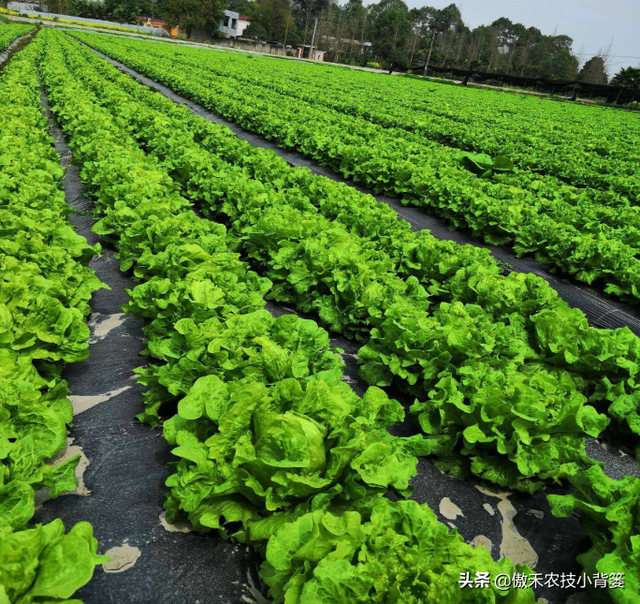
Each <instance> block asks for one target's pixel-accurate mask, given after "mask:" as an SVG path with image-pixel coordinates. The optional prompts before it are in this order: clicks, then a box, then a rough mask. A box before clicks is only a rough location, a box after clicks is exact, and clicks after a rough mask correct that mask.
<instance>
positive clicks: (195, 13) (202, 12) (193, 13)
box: [163, 0, 227, 38]
mask: <svg viewBox="0 0 640 604" xmlns="http://www.w3.org/2000/svg"><path fill="white" fill-rule="evenodd" d="M226 6H227V1H226V0H165V2H164V6H163V13H164V16H165V18H166V19H167V21H168V23H169V27H173V26H176V25H177V26H178V27H179V28H180V29H181V30H182V31H184V32H185V33H186V34H187V38H191V34H192V33H193V30H194V28H200V29H206V30H208V31H210V32H211V33H214V34H215V33H216V32H217V31H218V27H219V24H220V19H221V17H222V15H223V13H224V9H225V8H226Z"/></svg>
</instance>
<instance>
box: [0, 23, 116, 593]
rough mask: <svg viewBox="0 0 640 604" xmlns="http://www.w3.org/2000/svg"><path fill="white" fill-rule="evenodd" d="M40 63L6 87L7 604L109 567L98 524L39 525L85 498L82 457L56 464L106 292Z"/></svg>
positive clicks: (1, 501) (70, 587) (3, 486)
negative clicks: (39, 510) (100, 549)
mask: <svg viewBox="0 0 640 604" xmlns="http://www.w3.org/2000/svg"><path fill="white" fill-rule="evenodd" d="M1 27H2V26H0V28H1ZM18 27H21V26H18ZM28 29H31V28H30V27H29V26H27V30H28ZM14 33H15V30H14ZM38 53H39V50H38V48H37V47H35V46H27V47H26V49H25V50H23V51H22V52H20V53H18V54H17V55H16V56H15V57H14V58H13V60H12V61H11V62H10V64H9V66H8V67H7V68H5V70H4V72H3V74H2V77H1V78H0V158H1V159H0V225H1V227H0V602H2V603H3V604H4V603H7V604H9V603H11V604H13V603H14V602H20V603H24V604H27V603H30V602H61V601H67V598H70V597H72V595H73V593H74V592H75V591H76V590H77V589H78V588H80V587H81V586H82V585H84V584H85V583H86V582H87V581H88V580H89V579H90V578H91V576H92V574H93V569H94V567H95V565H96V564H99V563H101V562H102V561H103V558H102V557H101V556H98V555H97V554H96V551H97V543H96V540H95V539H94V538H93V535H92V529H91V525H89V524H88V523H86V522H80V523H78V524H76V525H75V526H74V527H73V528H71V529H70V530H69V531H68V532H66V533H65V528H64V526H63V523H62V522H61V521H60V520H54V521H53V522H50V523H49V524H46V525H41V524H34V523H32V522H31V519H32V517H33V515H34V513H35V501H36V496H35V494H36V492H42V494H43V495H44V494H48V496H50V497H56V496H58V495H60V494H61V493H64V492H67V491H71V490H73V489H74V488H75V487H76V486H77V482H76V477H75V468H76V465H77V463H78V457H75V458H73V459H69V460H68V461H66V462H64V463H60V462H56V461H55V460H54V461H52V458H55V456H56V455H58V454H59V453H61V452H62V451H63V450H64V448H65V445H66V435H67V427H68V426H70V425H71V421H72V407H71V403H70V402H69V400H68V398H67V395H68V393H69V392H68V388H67V384H66V382H65V381H64V380H63V379H62V377H61V371H62V366H63V364H65V363H73V362H77V361H80V360H82V359H84V358H86V356H87V353H88V352H87V351H88V344H87V341H88V338H89V329H88V328H87V326H86V324H85V319H86V317H87V315H88V313H89V310H90V309H89V301H90V299H91V295H92V292H94V291H95V290H96V289H98V288H100V287H101V285H102V284H101V283H100V281H99V280H98V279H97V278H96V276H95V275H94V274H93V272H92V271H91V270H90V269H89V268H88V267H87V264H88V262H89V259H90V258H91V257H92V256H93V255H94V254H96V253H97V252H98V251H99V250H98V248H97V247H90V246H89V245H88V244H87V242H86V240H85V239H83V238H82V237H80V236H78V235H77V234H76V233H75V231H74V230H73V228H72V227H71V225H70V224H69V222H68V216H69V214H70V212H71V208H70V207H69V206H68V205H67V204H66V201H65V195H64V193H63V191H62V186H61V179H62V177H63V176H64V170H63V169H62V168H61V166H60V163H59V157H58V155H57V154H56V152H55V150H54V148H53V140H52V138H51V136H50V134H49V130H48V121H47V119H46V117H45V116H44V112H43V109H42V105H41V102H40V83H39V80H38V73H37V64H36V62H37V58H38ZM47 492H48V493H47Z"/></svg>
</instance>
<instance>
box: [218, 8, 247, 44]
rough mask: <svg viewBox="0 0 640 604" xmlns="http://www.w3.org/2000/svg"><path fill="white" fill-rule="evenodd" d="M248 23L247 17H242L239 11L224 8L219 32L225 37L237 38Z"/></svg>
mask: <svg viewBox="0 0 640 604" xmlns="http://www.w3.org/2000/svg"><path fill="white" fill-rule="evenodd" d="M248 25H249V19H248V17H243V16H242V15H241V14H240V13H237V12H235V11H232V10H226V9H225V11H224V15H223V17H222V20H221V21H220V32H221V33H222V34H223V35H224V36H226V37H227V38H238V37H240V36H241V35H242V34H243V32H244V30H245V29H247V27H248Z"/></svg>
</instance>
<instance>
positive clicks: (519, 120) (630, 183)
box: [179, 49, 640, 200]
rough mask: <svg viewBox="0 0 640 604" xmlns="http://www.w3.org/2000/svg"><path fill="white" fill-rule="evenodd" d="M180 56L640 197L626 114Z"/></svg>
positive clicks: (215, 56) (263, 60) (403, 129)
mask: <svg viewBox="0 0 640 604" xmlns="http://www.w3.org/2000/svg"><path fill="white" fill-rule="evenodd" d="M179 58H180V59H181V60H185V61H186V62H187V63H189V64H194V63H193V61H194V60H195V61H196V65H197V66H199V67H201V68H205V69H206V70H207V71H209V72H210V73H212V74H216V75H220V76H223V77H227V78H233V79H235V80H239V81H242V82H243V83H245V84H249V85H250V86H251V87H252V90H255V91H259V90H260V88H263V89H264V88H268V89H271V90H273V91H276V92H278V93H280V94H283V95H285V96H287V97H293V98H296V99H299V100H302V101H304V102H306V103H311V104H312V105H319V106H324V107H329V108H331V109H333V110H336V111H338V112H339V113H343V114H346V115H352V116H355V117H359V118H364V119H366V120H367V121H369V122H372V123H374V124H377V125H380V126H384V127H386V128H393V129H395V130H396V133H397V135H398V137H400V138H405V142H406V141H418V142H420V143H422V144H426V145H428V146H429V148H433V147H436V148H437V145H429V142H430V141H433V142H436V143H441V144H445V145H447V146H450V147H453V148H455V149H464V150H468V151H472V152H477V153H487V154H489V155H491V156H492V157H493V156H497V155H505V154H507V155H509V156H510V157H511V158H512V159H513V160H514V161H515V163H516V164H517V165H518V166H520V167H522V168H524V169H526V170H529V171H533V172H535V173H537V174H540V173H543V174H547V175H549V176H552V177H553V176H555V177H559V178H561V179H562V180H563V181H566V182H568V183H569V184H574V185H577V186H580V187H595V188H596V189H604V190H608V189H611V188H613V189H614V190H616V191H619V192H623V193H625V194H630V193H633V194H634V195H635V196H634V200H637V193H638V189H637V183H636V182H634V180H633V178H631V177H633V176H635V175H636V173H637V167H638V162H639V161H640V155H639V154H638V150H637V145H635V142H634V141H635V140H636V137H637V136H638V135H639V134H640V128H638V126H637V123H636V122H637V120H635V119H634V116H629V115H627V114H624V113H622V112H607V111H596V112H593V111H589V109H585V108H584V107H579V108H577V110H576V109H574V108H572V107H570V108H569V115H567V112H563V114H562V117H561V119H560V120H557V119H553V117H552V116H553V110H554V109H556V108H557V105H555V104H550V103H545V102H544V101H542V102H541V101H540V100H539V99H532V98H527V97H516V98H515V99H514V98H506V99H505V98H504V97H505V95H500V94H495V93H492V92H489V93H487V92H486V91H478V90H472V91H468V90H460V89H455V88H452V87H445V86H439V85H437V84H424V83H421V82H415V81H406V80H402V79H398V78H385V77H380V76H379V75H378V74H371V73H368V72H361V71H353V70H349V69H336V68H335V67H323V66H317V65H310V64H308V63H302V62H296V61H286V62H284V61H273V60H272V59H271V58H268V57H259V56H256V57H253V56H251V57H248V56H246V55H237V54H234V55H233V56H227V55H220V53H208V54H207V55H206V57H205V61H204V62H203V60H202V59H203V56H202V53H199V52H198V51H197V50H196V51H194V49H183V52H181V53H180V54H179ZM248 59H249V60H248ZM488 100H489V101H493V102H489V103H488V102H487V101H488ZM510 104H511V105H512V106H511V107H510V106H509V105H510ZM576 125H577V126H578V128H576ZM612 128H615V136H614V137H612V136H611V134H612V132H611V129H612ZM408 133H415V134H417V135H419V138H415V137H412V136H409V135H408ZM425 139H426V140H425ZM519 176H520V175H519ZM534 182H537V181H534ZM551 182H552V181H551ZM524 184H525V183H520V186H523V185H524ZM611 185H613V187H612V186H611ZM629 187H631V188H629Z"/></svg>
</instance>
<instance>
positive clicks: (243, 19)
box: [238, 15, 249, 37]
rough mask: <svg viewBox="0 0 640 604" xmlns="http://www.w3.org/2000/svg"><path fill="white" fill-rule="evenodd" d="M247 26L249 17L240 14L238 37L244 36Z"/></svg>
mask: <svg viewBox="0 0 640 604" xmlns="http://www.w3.org/2000/svg"><path fill="white" fill-rule="evenodd" d="M247 27H249V19H248V18H247V17H243V16H242V15H240V18H239V19H238V37H241V36H242V34H243V33H244V30H245V29H247Z"/></svg>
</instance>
